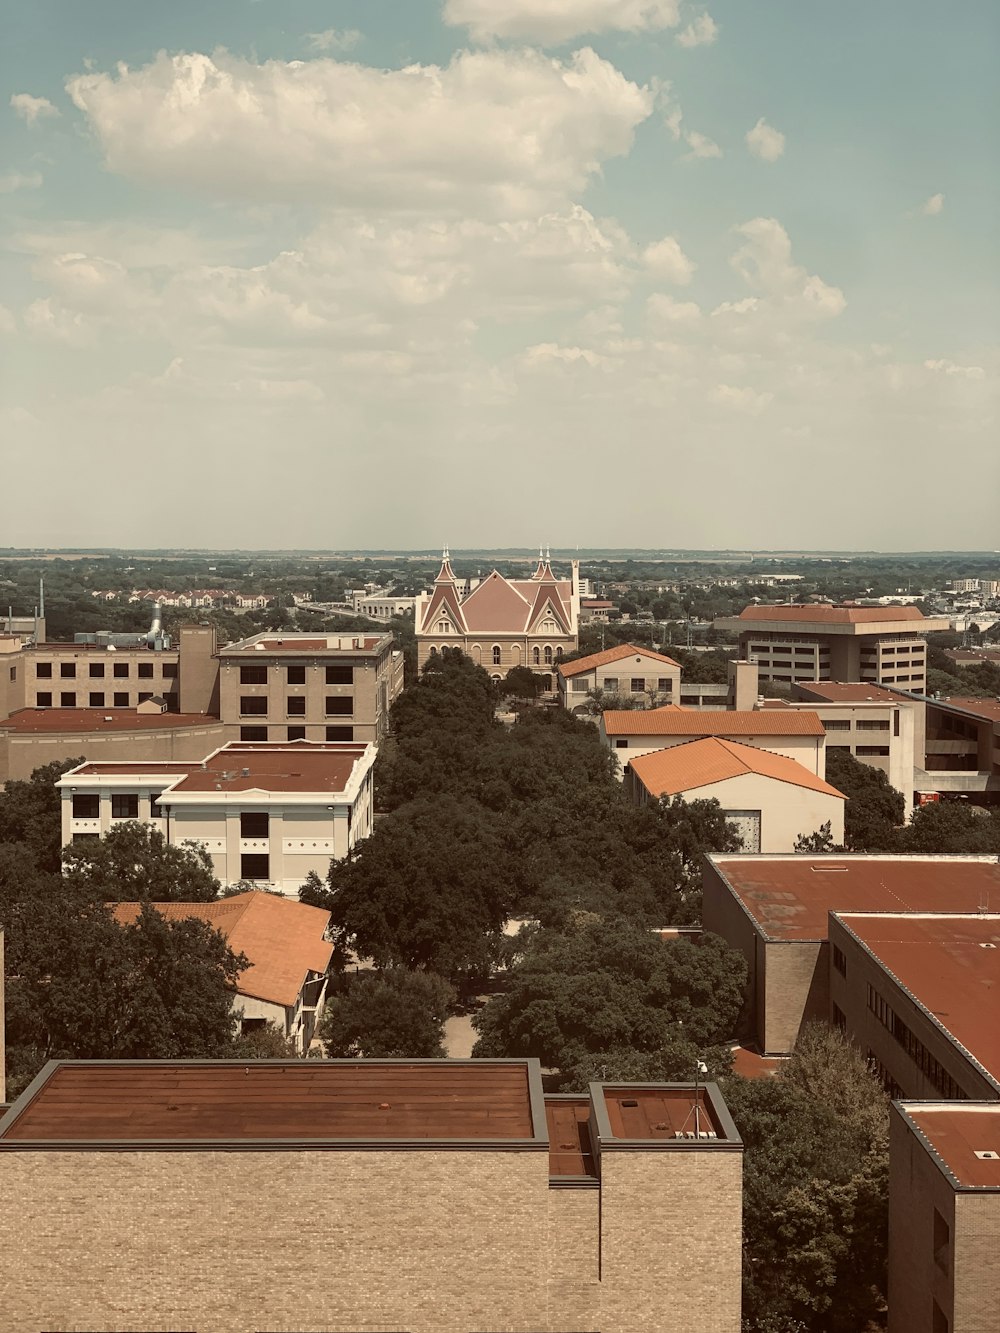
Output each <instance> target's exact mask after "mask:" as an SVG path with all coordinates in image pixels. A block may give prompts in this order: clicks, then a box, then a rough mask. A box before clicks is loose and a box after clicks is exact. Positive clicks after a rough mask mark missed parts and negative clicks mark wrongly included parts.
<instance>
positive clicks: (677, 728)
mask: <svg viewBox="0 0 1000 1333" xmlns="http://www.w3.org/2000/svg"><path fill="white" fill-rule="evenodd" d="M603 724H604V732H605V735H607V736H690V737H695V736H825V735H826V729H825V728H824V726H823V723H822V722H821V721H820V720H819V718H818V717H817V715H816V714H815V713H811V712H809V711H808V710H807V709H795V710H791V709H786V708H754V709H743V710H740V711H738V712H737V711H736V710H735V709H734V710H726V709H722V708H701V709H699V708H677V707H676V706H672V705H669V704H668V705H667V706H666V707H664V708H645V709H641V708H637V709H618V708H609V709H608V710H607V712H605V713H604V714H603Z"/></svg>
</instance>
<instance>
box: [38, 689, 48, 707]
mask: <svg viewBox="0 0 1000 1333" xmlns="http://www.w3.org/2000/svg"><path fill="white" fill-rule="evenodd" d="M35 707H36V708H51V707H52V691H51V690H41V691H39V693H38V694H36V695H35Z"/></svg>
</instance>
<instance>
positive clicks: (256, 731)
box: [240, 727, 267, 741]
mask: <svg viewBox="0 0 1000 1333" xmlns="http://www.w3.org/2000/svg"><path fill="white" fill-rule="evenodd" d="M240 740H241V741H266V740H267V727H240Z"/></svg>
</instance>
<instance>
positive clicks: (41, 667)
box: [35, 662, 52, 680]
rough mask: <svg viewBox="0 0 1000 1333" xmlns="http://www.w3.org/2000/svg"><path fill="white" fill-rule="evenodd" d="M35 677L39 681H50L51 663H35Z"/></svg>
mask: <svg viewBox="0 0 1000 1333" xmlns="http://www.w3.org/2000/svg"><path fill="white" fill-rule="evenodd" d="M35 675H36V676H37V677H38V679H39V680H51V679H52V663H51V662H36V663H35Z"/></svg>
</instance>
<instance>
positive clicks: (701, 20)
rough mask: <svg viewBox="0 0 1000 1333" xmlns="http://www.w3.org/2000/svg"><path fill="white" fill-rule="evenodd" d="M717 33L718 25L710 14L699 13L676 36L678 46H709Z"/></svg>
mask: <svg viewBox="0 0 1000 1333" xmlns="http://www.w3.org/2000/svg"><path fill="white" fill-rule="evenodd" d="M718 35H719V25H718V24H717V23H716V21H715V19H714V18H712V16H711V14H699V15H698V17H697V18H696V19H693V20H692V21H691V22H690V23H689V24H688V25H687V27H686V28H684V29H683V31H681V32H679V33H678V34H677V37H676V39H675V40H676V42H677V45H678V46H687V47H691V46H711V44H712V43H713V42H714V41H715V39H716V37H718Z"/></svg>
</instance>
